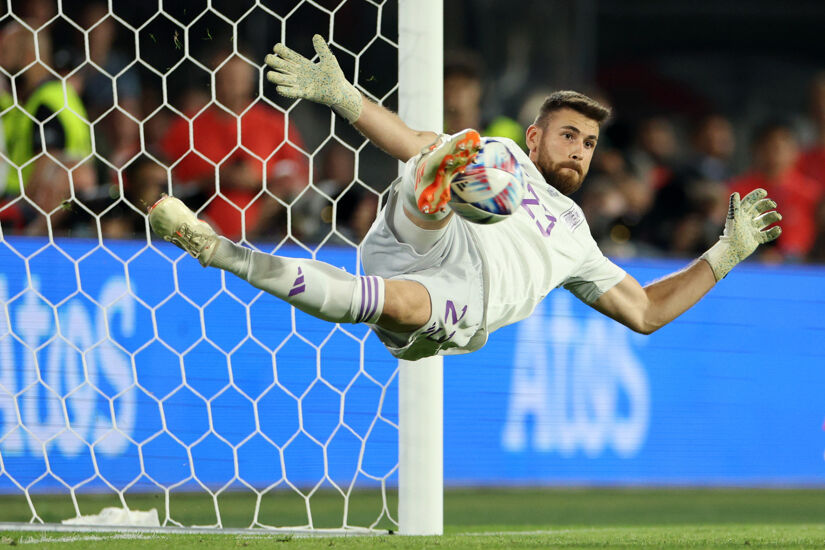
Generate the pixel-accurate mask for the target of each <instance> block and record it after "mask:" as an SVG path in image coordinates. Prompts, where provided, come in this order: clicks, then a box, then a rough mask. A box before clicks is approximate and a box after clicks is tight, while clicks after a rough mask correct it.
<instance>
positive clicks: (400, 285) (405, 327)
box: [378, 280, 430, 332]
mask: <svg viewBox="0 0 825 550" xmlns="http://www.w3.org/2000/svg"><path fill="white" fill-rule="evenodd" d="M384 292H385V293H384V310H383V311H382V313H381V317H380V318H379V319H378V326H380V327H381V328H383V329H386V330H391V331H393V332H410V331H413V330H417V329H419V328H421V327H422V326H424V324H426V322H427V321H429V319H430V293H429V292H427V289H426V288H424V285H422V284H421V283H417V282H415V281H392V280H388V281H386V286H385V291H384Z"/></svg>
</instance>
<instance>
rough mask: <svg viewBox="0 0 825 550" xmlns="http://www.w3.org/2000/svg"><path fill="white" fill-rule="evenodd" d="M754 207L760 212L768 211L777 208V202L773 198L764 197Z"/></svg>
mask: <svg viewBox="0 0 825 550" xmlns="http://www.w3.org/2000/svg"><path fill="white" fill-rule="evenodd" d="M753 208H754V209H755V210H756V211H757V212H759V213H760V214H762V213H764V212H767V211H768V210H773V209H774V208H776V203H775V202H773V201H772V200H771V199H767V198H765V199H762V200H760V201H759V202H757V203H755V204H754V205H753Z"/></svg>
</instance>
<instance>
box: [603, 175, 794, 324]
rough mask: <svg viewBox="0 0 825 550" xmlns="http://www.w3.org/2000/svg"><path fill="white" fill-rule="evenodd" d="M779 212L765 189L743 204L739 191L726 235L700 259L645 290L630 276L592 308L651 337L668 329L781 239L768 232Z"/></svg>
mask: <svg viewBox="0 0 825 550" xmlns="http://www.w3.org/2000/svg"><path fill="white" fill-rule="evenodd" d="M774 208H776V203H775V202H774V201H772V200H771V199H769V198H767V192H766V191H765V190H764V189H756V190H755V191H751V192H750V193H748V194H747V195H746V196H745V198H744V199H742V200H741V201H740V199H739V194H738V193H734V194H733V195H731V197H730V208H729V210H728V217H727V219H726V220H725V230H724V232H723V233H722V236H721V237H720V238H719V241H718V242H717V243H716V244H715V245H713V246H712V247H711V248H710V249H709V250H708V251H707V252H705V253H704V254H703V255H702V256H701V257H700V258H699V259H698V260H696V261H695V262H694V263H692V264H691V265H690V266H688V267H687V268H685V269H683V270H682V271H678V272H676V273H673V274H671V275H669V276H667V277H665V278H664V279H661V280H659V281H656V282H655V283H651V284H649V285H647V286H646V287H644V288H643V287H642V286H641V285H640V284H639V283H638V282H637V281H636V279H634V278H633V277H631V276H630V275H628V276H626V277H625V278H624V280H623V281H622V282H620V283H619V284H618V285H616V286H615V287H613V288H611V289H610V290H608V291H607V292H605V293H604V294H603V295H602V296H601V297H600V298H599V299H598V300H596V302H595V303H594V304H593V306H594V307H595V308H596V309H597V310H599V311H601V312H602V313H604V314H605V315H608V316H609V317H612V318H613V319H616V320H617V321H619V322H621V323H622V324H624V325H626V326H628V327H630V328H631V329H633V330H635V331H637V332H641V333H644V334H650V333H651V332H653V331H655V330H657V329H659V328H661V327H663V326H664V325H666V324H667V323H669V322H671V321H672V320H673V319H675V318H676V317H678V316H679V315H681V314H682V313H684V312H685V311H687V309H689V308H690V307H691V306H693V305H694V304H695V303H696V302H698V301H699V299H701V298H702V296H704V295H705V294H706V293H707V292H708V291H709V290H710V289H711V288H713V286H714V285H715V284H716V283H717V282H718V281H719V280H721V279H722V278H723V277H725V275H727V274H728V272H730V270H731V269H733V267H734V266H735V265H736V264H738V263H739V262H741V261H742V260H744V259H745V258H747V257H748V256H750V255H751V254H752V253H753V252H754V251H755V250H756V248H757V247H758V246H759V245H760V244H764V243H767V242H770V241H772V240H774V239H776V238H777V237H779V235H780V233H781V232H782V229H781V228H780V227H779V226H774V227H771V228H768V226H770V225H771V224H773V223H776V222H778V221H779V220H781V219H782V216H781V215H780V214H779V212H777V211H776V210H774Z"/></svg>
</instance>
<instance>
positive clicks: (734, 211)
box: [728, 193, 741, 220]
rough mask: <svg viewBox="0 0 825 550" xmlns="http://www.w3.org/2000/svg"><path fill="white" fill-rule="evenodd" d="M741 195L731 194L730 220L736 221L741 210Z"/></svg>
mask: <svg viewBox="0 0 825 550" xmlns="http://www.w3.org/2000/svg"><path fill="white" fill-rule="evenodd" d="M740 204H741V203H740V201H739V193H731V196H730V204H729V205H728V219H729V220H732V219H734V218H735V217H736V216H737V215H738V214H739V210H740Z"/></svg>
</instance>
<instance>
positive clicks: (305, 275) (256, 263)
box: [149, 197, 385, 323]
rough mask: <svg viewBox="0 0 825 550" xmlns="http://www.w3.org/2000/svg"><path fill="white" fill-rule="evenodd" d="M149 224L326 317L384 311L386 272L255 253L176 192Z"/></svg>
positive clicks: (212, 262) (370, 318)
mask: <svg viewBox="0 0 825 550" xmlns="http://www.w3.org/2000/svg"><path fill="white" fill-rule="evenodd" d="M149 224H150V225H151V226H152V230H153V231H154V232H155V233H157V234H158V235H159V236H160V237H162V238H163V239H164V240H166V241H169V242H171V243H172V244H174V245H176V246H178V247H179V248H182V249H183V250H185V251H186V252H188V253H189V254H191V255H192V256H193V257H195V258H197V259H198V261H199V262H200V263H201V265H202V266H204V267H207V266H212V267H217V268H219V269H223V270H225V271H229V272H230V273H233V274H235V275H237V276H238V277H240V278H242V279H244V280H246V281H248V282H249V283H250V284H252V285H253V286H255V287H256V288H259V289H261V290H263V291H265V292H268V293H270V294H272V295H274V296H277V297H278V298H281V299H282V300H284V301H286V302H288V303H289V304H291V305H293V306H295V307H297V308H298V309H300V310H301V311H304V312H306V313H309V314H310V315H313V316H315V317H318V318H320V319H323V320H325V321H331V322H334V323H376V322H378V319H379V317H380V316H381V314H382V312H383V310H384V294H385V281H384V279H382V278H381V277H373V276H360V277H359V276H355V275H351V274H349V273H347V272H346V271H344V270H343V269H338V268H336V267H333V266H331V265H329V264H326V263H324V262H319V261H317V260H307V259H302V258H285V257H281V256H274V255H270V254H263V253H261V252H255V251H253V250H250V249H248V248H245V247H243V246H240V245H238V244H235V243H233V242H232V241H230V240H229V239H226V238H224V237H219V236H218V235H217V234H216V233H215V231H214V230H213V229H212V228H211V227H209V224H207V223H206V222H204V221H202V220H199V219H198V218H197V217H196V216H195V214H194V212H192V211H191V210H189V208H187V207H186V205H184V204H183V203H182V202H181V201H180V200H179V199H176V198H174V197H162V198H161V199H160V200H159V201H158V202H156V203H155V204H154V205H152V207H151V208H150V209H149Z"/></svg>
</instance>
